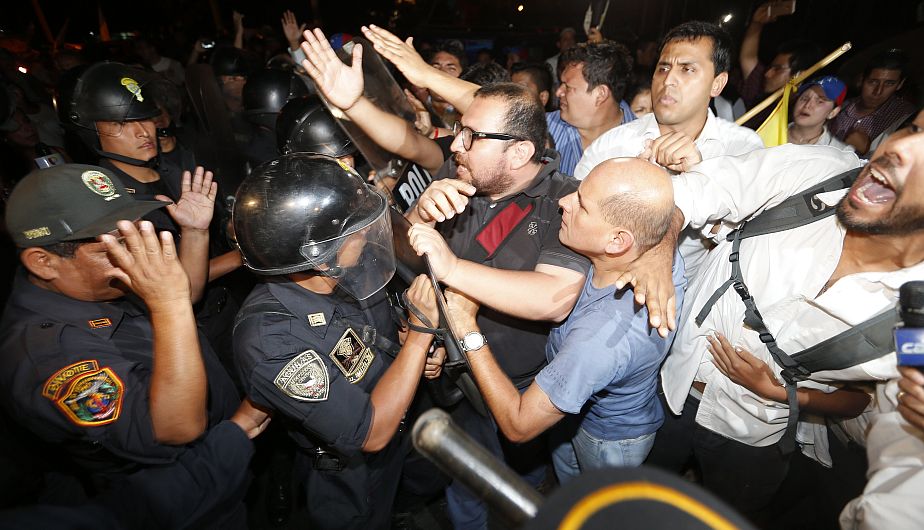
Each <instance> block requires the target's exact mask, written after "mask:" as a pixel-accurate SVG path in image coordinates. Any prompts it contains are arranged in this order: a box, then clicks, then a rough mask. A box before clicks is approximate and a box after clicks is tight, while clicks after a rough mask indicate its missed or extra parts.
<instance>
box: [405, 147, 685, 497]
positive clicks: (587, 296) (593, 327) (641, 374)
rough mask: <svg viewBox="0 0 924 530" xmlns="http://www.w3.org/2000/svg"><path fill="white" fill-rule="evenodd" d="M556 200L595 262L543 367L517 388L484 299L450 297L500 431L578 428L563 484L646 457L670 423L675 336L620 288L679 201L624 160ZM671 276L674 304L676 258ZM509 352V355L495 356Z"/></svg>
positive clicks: (679, 281)
mask: <svg viewBox="0 0 924 530" xmlns="http://www.w3.org/2000/svg"><path fill="white" fill-rule="evenodd" d="M560 204H561V207H562V210H563V215H562V226H561V230H560V232H559V238H560V239H561V241H562V243H563V244H565V245H567V246H568V247H570V248H571V249H573V250H575V251H577V252H580V253H581V254H584V255H585V256H587V257H588V258H589V259H590V260H591V262H592V264H593V267H592V268H591V273H590V274H589V275H588V277H587V280H586V282H585V284H584V288H583V290H582V292H581V294H580V297H579V298H578V301H577V304H576V306H575V308H574V310H573V311H572V312H571V314H570V316H569V317H568V319H567V320H566V321H565V322H564V323H563V324H561V325H560V326H559V327H558V328H556V329H555V330H554V331H553V332H552V335H551V336H550V337H549V342H548V345H547V348H546V353H547V355H548V357H549V364H548V366H546V367H545V368H543V369H542V371H541V372H540V373H539V375H538V376H536V379H535V381H534V382H533V383H532V384H531V385H530V386H529V388H527V389H526V391H525V392H524V393H523V394H522V395H521V394H520V392H519V391H518V390H517V388H516V387H515V386H514V385H513V383H512V382H511V381H510V379H508V378H507V376H506V375H505V374H504V373H503V371H502V370H501V369H500V367H499V365H498V364H497V360H496V359H495V358H494V355H493V354H492V353H491V351H490V347H489V345H488V344H486V343H485V341H484V340H483V336H481V332H480V330H479V328H478V325H477V321H476V319H475V315H476V314H477V312H478V306H477V304H475V303H474V302H472V301H471V300H470V299H468V298H467V297H465V296H464V295H462V294H459V293H456V292H453V291H451V290H450V291H449V292H448V293H447V300H448V302H449V309H450V312H451V313H452V318H453V320H454V322H455V327H456V328H457V330H458V331H459V332H460V333H462V334H463V335H464V340H463V346H464V347H465V349H466V351H467V356H468V359H469V363H470V365H471V369H472V373H473V374H474V376H475V379H476V380H477V382H478V387H479V388H480V389H481V392H482V394H483V396H484V398H485V401H486V403H487V405H488V407H489V408H490V409H491V413H492V415H493V416H494V419H495V421H496V422H497V425H498V427H500V429H501V431H502V432H503V433H504V435H506V436H507V438H508V439H510V440H511V441H514V442H522V441H527V440H530V439H532V438H534V437H536V436H537V435H539V434H540V433H542V432H543V431H545V430H547V429H549V428H550V427H552V426H553V425H556V424H558V423H559V422H561V424H560V425H559V426H556V427H555V428H556V429H567V428H568V427H571V428H572V430H571V431H568V437H567V438H566V440H565V442H564V443H562V444H560V445H559V446H558V447H556V448H555V449H554V452H553V460H554V463H555V470H556V473H557V474H558V476H559V480H560V481H565V480H568V478H569V477H571V476H574V475H576V474H577V473H579V472H580V471H581V470H587V469H592V468H598V467H606V466H616V465H620V466H635V465H638V464H640V463H641V462H642V461H643V460H644V459H645V457H646V456H647V455H648V451H649V449H650V448H651V445H652V444H653V443H654V433H655V431H657V429H658V428H659V427H660V426H661V423H662V422H663V418H664V413H663V411H662V409H661V405H660V403H659V401H658V399H657V395H656V393H657V375H658V368H659V366H660V365H661V362H662V361H663V360H664V357H665V356H666V355H667V351H668V348H669V347H670V344H671V340H672V338H673V335H672V334H671V335H668V337H667V338H662V337H660V336H659V334H658V332H657V330H655V329H650V328H649V326H648V311H647V309H646V308H644V307H640V308H637V307H636V305H635V302H634V293H633V292H632V291H631V289H629V288H628V287H627V288H625V289H617V288H616V285H615V284H616V282H617V280H618V279H619V278H620V276H622V274H623V273H624V271H625V270H626V268H627V266H628V265H629V263H631V262H632V261H633V260H634V259H636V258H637V257H638V256H639V255H641V254H642V253H644V252H645V251H647V250H648V249H649V248H651V247H652V246H654V245H655V244H657V243H658V242H659V241H661V239H662V237H663V236H664V233H665V232H666V230H667V227H668V225H669V224H670V219H671V213H672V211H673V208H674V202H673V190H672V187H671V181H670V177H668V175H667V173H666V171H664V170H663V169H661V168H659V167H658V166H656V165H654V164H652V163H650V162H647V161H644V160H641V159H635V158H624V159H615V160H608V161H606V162H604V163H602V164H600V165H599V166H597V168H595V169H594V170H593V171H592V172H591V173H590V175H589V176H588V177H587V179H585V180H584V181H583V182H582V183H581V186H580V188H578V190H577V191H576V192H575V193H572V194H571V195H568V196H566V197H564V198H562V199H561V201H560ZM420 239H427V241H421V240H420ZM442 246H443V244H442V242H441V240H436V239H433V238H419V240H418V241H416V242H415V248H417V251H418V252H426V253H428V254H430V255H431V259H433V258H434V256H436V257H437V259H442V258H443V257H445V256H440V255H441V254H444V253H445V250H444V249H443V248H442ZM673 282H674V287H675V291H676V296H677V303H678V306H679V305H680V303H681V301H682V298H683V287H684V285H685V281H684V278H683V262H682V260H681V259H680V257H679V254H675V263H674V271H673ZM479 339H481V340H479ZM505 354H510V352H498V355H505ZM566 417H570V418H571V419H572V420H574V421H575V422H576V423H578V424H579V425H578V428H577V432H576V434H574V431H573V427H574V425H573V424H572V423H571V421H564V422H562V421H561V420H563V419H565V418H566ZM559 434H560V432H559Z"/></svg>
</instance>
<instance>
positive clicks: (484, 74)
mask: <svg viewBox="0 0 924 530" xmlns="http://www.w3.org/2000/svg"><path fill="white" fill-rule="evenodd" d="M459 79H462V80H464V81H468V82H470V83H475V84H476V85H478V86H484V85H489V84H491V83H506V82H508V81H510V73H509V72H507V70H506V69H505V68H504V67H503V66H501V65H499V64H497V63H493V62H492V63H475V64H473V65H471V66H469V67H468V68H466V69H465V71H463V72H462V75H460V76H459Z"/></svg>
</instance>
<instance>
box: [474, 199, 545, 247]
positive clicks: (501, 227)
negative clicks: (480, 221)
mask: <svg viewBox="0 0 924 530" xmlns="http://www.w3.org/2000/svg"><path fill="white" fill-rule="evenodd" d="M534 208H536V204H534V202H533V198H532V197H530V196H528V195H526V194H523V193H521V194H520V196H519V197H517V198H516V199H514V200H512V201H510V202H509V203H507V205H506V206H504V207H503V208H501V209H500V211H498V212H496V213H495V214H494V215H493V216H492V217H491V219H490V220H489V221H488V222H486V223H485V224H484V226H482V227H481V230H479V231H478V233H477V234H475V238H474V239H475V240H474V241H473V242H472V244H471V245H470V246H469V247H468V250H466V251H465V253H464V255H463V256H461V257H462V258H463V259H466V260H468V261H473V262H475V263H484V262H485V261H487V260H489V259H491V258H493V257H494V256H496V255H497V253H498V252H499V251H500V249H502V248H503V247H504V245H505V244H506V243H507V242H508V241H509V240H510V236H512V235H513V234H514V233H515V232H516V230H517V228H518V227H519V226H521V225H522V224H523V222H524V221H526V219H528V218H529V215H530V214H531V213H532V211H533V209H534Z"/></svg>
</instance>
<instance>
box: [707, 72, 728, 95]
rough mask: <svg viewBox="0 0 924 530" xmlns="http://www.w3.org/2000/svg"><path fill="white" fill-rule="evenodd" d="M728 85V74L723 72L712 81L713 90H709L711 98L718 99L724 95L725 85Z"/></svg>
mask: <svg viewBox="0 0 924 530" xmlns="http://www.w3.org/2000/svg"><path fill="white" fill-rule="evenodd" d="M727 83H728V72H722V73H721V74H719V75H717V76H715V78H714V79H713V80H712V88H711V89H710V90H709V97H713V98H715V97H718V96H719V95H721V94H722V90H724V89H725V85H726V84H727Z"/></svg>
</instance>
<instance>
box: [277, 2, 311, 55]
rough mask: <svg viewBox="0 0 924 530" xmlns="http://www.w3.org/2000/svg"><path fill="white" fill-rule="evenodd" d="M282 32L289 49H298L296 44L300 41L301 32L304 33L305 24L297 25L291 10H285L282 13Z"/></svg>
mask: <svg viewBox="0 0 924 530" xmlns="http://www.w3.org/2000/svg"><path fill="white" fill-rule="evenodd" d="M280 22H281V23H282V32H283V34H285V36H286V41H287V42H288V43H289V49H292V50H294V49H296V48H298V42H299V41H300V40H301V37H302V32H303V31H305V28H306V27H307V25H306V24H301V25H299V23H298V20H296V18H295V13H293V12H292V10H290V9H287V10H286V11H284V12H283V13H282V19H281V20H280Z"/></svg>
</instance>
